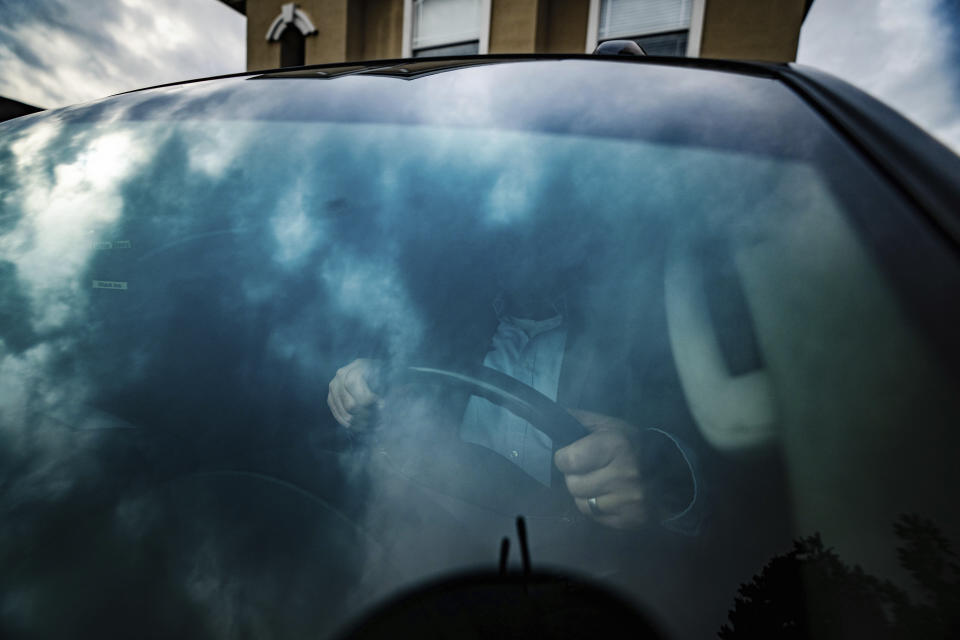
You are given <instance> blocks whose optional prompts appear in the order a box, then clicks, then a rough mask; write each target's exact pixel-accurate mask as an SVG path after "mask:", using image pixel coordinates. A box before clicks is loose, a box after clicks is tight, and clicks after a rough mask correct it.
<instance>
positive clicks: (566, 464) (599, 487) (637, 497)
mask: <svg viewBox="0 0 960 640" xmlns="http://www.w3.org/2000/svg"><path fill="white" fill-rule="evenodd" d="M570 413H571V414H573V416H574V417H575V418H576V419H577V420H579V421H580V422H581V423H583V426H585V427H586V428H587V429H588V430H590V432H591V433H590V435H588V436H586V437H584V438H581V439H580V440H577V441H576V442H574V443H573V444H571V445H569V446H567V447H564V448H562V449H559V450H558V451H557V452H556V453H555V454H554V456H553V459H554V463H555V464H556V465H557V468H558V469H559V470H560V471H561V472H562V473H563V474H564V476H565V479H566V482H567V489H568V490H569V491H570V493H571V494H572V495H573V498H574V501H575V502H576V504H577V508H578V509H580V512H581V513H583V514H584V515H587V516H590V517H591V518H593V519H594V520H596V521H597V522H599V523H600V524H603V525H606V526H608V527H614V528H616V529H636V528H638V527H640V526H642V525H643V524H645V523H646V522H647V521H648V520H649V518H650V509H649V505H648V502H647V500H646V496H645V495H644V493H645V492H644V487H643V485H642V483H641V478H640V455H639V451H637V450H636V448H635V446H636V445H635V444H634V443H635V442H636V440H637V439H636V438H635V437H634V438H632V439H631V436H633V435H634V434H635V432H636V431H637V428H636V427H634V426H633V425H631V424H628V423H626V422H624V421H623V420H618V419H617V418H612V417H610V416H605V415H602V414H599V413H591V412H589V411H579V410H573V409H571V410H570ZM590 498H595V502H594V507H593V508H591V506H590V504H589V503H588V500H589V499H590Z"/></svg>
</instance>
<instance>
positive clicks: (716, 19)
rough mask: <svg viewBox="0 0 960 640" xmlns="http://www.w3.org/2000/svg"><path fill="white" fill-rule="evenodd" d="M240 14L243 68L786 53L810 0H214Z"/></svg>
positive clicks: (779, 57) (785, 56) (780, 57)
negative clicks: (620, 52)
mask: <svg viewBox="0 0 960 640" xmlns="http://www.w3.org/2000/svg"><path fill="white" fill-rule="evenodd" d="M221 1H222V2H224V3H225V4H227V5H229V6H231V7H233V8H234V9H236V10H237V11H239V12H241V13H243V14H244V15H246V16H247V69H248V70H251V71H252V70H257V69H271V68H276V67H281V66H297V65H302V64H322V63H327V62H344V61H356V60H377V59H387V58H400V57H410V56H431V55H462V54H477V53H481V54H484V53H584V52H587V53H589V52H591V51H593V49H594V48H595V47H596V45H597V43H599V42H603V41H604V40H612V39H627V38H629V39H632V40H635V41H637V42H638V43H639V44H640V45H641V46H642V47H643V48H644V49H645V50H646V51H647V53H649V54H651V55H669V56H692V57H705V58H736V59H746V60H768V61H777V62H787V61H792V60H794V59H795V58H796V53H797V43H798V40H799V37H800V26H801V25H802V23H803V19H804V18H805V17H806V14H807V11H808V10H809V9H810V5H811V4H812V3H813V0H298V1H297V2H288V1H287V0H221Z"/></svg>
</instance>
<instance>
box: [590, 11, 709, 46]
mask: <svg viewBox="0 0 960 640" xmlns="http://www.w3.org/2000/svg"><path fill="white" fill-rule="evenodd" d="M693 1H694V0H591V16H592V17H594V20H595V24H596V42H597V43H600V42H604V41H606V40H633V41H634V42H636V43H637V44H639V45H640V46H641V47H643V49H644V51H646V52H647V54H649V55H652V56H684V55H686V52H687V40H688V35H689V32H690V19H691V14H692V9H693ZM591 28H592V25H591Z"/></svg>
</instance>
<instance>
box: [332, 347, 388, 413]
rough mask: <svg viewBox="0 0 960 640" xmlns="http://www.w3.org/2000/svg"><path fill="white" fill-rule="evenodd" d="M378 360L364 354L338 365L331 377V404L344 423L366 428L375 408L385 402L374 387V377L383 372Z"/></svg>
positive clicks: (333, 411)
mask: <svg viewBox="0 0 960 640" xmlns="http://www.w3.org/2000/svg"><path fill="white" fill-rule="evenodd" d="M379 370H380V363H379V361H377V360H367V359H365V358H361V359H359V360H354V361H353V362H351V363H350V364H348V365H346V366H345V367H342V368H340V369H337V375H336V376H334V378H333V380H331V381H330V387H329V389H330V391H329V393H328V394H327V405H328V406H329V407H330V413H332V414H333V417H334V418H336V419H337V422H339V423H340V424H341V425H342V426H344V427H347V428H348V429H356V430H358V431H362V430H364V429H366V428H367V427H368V426H370V423H371V421H372V418H373V415H374V412H375V410H376V409H377V408H378V407H380V406H381V405H382V404H383V400H381V399H380V396H378V395H377V394H375V393H374V392H373V391H372V390H371V389H370V381H371V380H373V379H374V377H375V376H377V375H378V374H379Z"/></svg>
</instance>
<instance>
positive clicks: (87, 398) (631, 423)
mask: <svg viewBox="0 0 960 640" xmlns="http://www.w3.org/2000/svg"><path fill="white" fill-rule="evenodd" d="M458 73H462V74H470V73H474V74H476V73H487V74H489V73H491V69H489V68H488V69H474V70H469V71H462V72H458ZM658 73H663V72H662V71H658ZM682 73H689V72H687V71H683V72H682ZM696 73H701V74H705V75H713V76H722V75H723V74H709V73H706V72H696ZM441 75H442V74H441ZM454 75H455V74H454ZM464 77H470V76H464ZM286 82H287V83H290V86H291V87H293V86H295V87H296V88H295V89H294V88H291V91H300V92H303V91H308V90H309V91H316V86H317V85H316V84H312V85H310V81H301V82H303V83H304V84H307V85H310V87H309V88H308V89H304V88H303V87H304V84H297V81H286ZM379 82H397V80H394V79H387V80H382V79H381V80H379ZM445 82H449V80H445ZM729 82H733V83H736V82H743V83H744V86H748V85H749V83H751V82H753V83H764V84H765V85H769V88H768V89H764V90H765V91H770V92H771V95H773V93H772V92H775V91H782V92H784V93H783V94H776V96H777V98H776V99H778V100H784V101H786V100H793V98H792V97H791V96H789V94H787V93H786V89H780V88H779V87H776V86H775V85H773V83H772V81H769V80H762V79H747V78H737V77H734V76H730V80H729ZM270 83H274V85H275V86H279V85H276V81H270V82H269V83H268V82H259V83H255V82H249V81H248V84H246V85H245V87H250V86H252V85H254V84H256V85H257V86H258V89H257V91H264V90H265V89H263V87H265V86H266V85H268V84H270ZM284 86H287V85H284ZM408 86H413V85H408ZM750 86H752V85H750ZM247 90H248V89H246V88H244V89H243V91H247ZM405 90H406V89H405ZM238 91H239V90H238ZM251 91H252V89H251ZM240 93H242V91H241V92H240ZM236 95H240V94H239V93H238V94H234V96H233V97H234V98H236ZM251 95H252V94H251ZM304 95H305V94H304ZM134 99H136V100H149V99H153V98H150V97H148V98H140V97H134V98H130V100H134ZM228 99H230V97H229V96H228ZM327 99H328V100H330V99H329V98H327ZM204 100H205V102H204V104H208V103H209V102H210V100H208V99H207V98H204ZM698 100H699V98H698ZM139 104H141V105H143V104H147V103H146V102H143V103H139ZM164 104H165V105H166V106H169V105H168V104H167V103H164ZM263 104H266V103H263ZM291 104H292V106H291V107H290V109H291V112H296V110H297V109H305V108H306V107H303V104H302V102H298V101H296V100H291ZM684 104H687V103H684ZM108 106H109V105H108ZM694 106H696V107H697V108H700V107H701V106H702V104H700V102H696V104H695V105H694ZM687 107H689V108H688V109H686V110H684V109H681V110H680V111H681V112H682V113H681V115H674V116H672V118H673V122H672V123H671V124H670V126H669V127H665V126H660V127H656V126H654V125H653V124H650V123H649V122H647V123H644V124H638V125H636V126H631V125H629V123H628V124H624V123H623V122H621V121H620V120H618V119H617V118H615V117H613V116H609V120H610V121H611V122H612V121H615V125H616V127H614V125H611V124H609V122H607V121H606V120H592V121H590V122H587V123H584V122H583V121H578V122H577V124H576V126H573V125H569V126H567V125H566V124H563V123H559V122H557V121H550V117H549V116H548V115H543V116H541V117H539V119H538V118H534V117H533V116H524V117H525V118H526V119H527V120H528V121H530V122H534V121H535V122H536V123H538V126H536V127H534V126H529V127H527V126H519V125H517V121H510V124H509V126H508V125H507V124H503V123H499V124H497V125H496V126H494V125H492V124H484V123H482V122H481V125H477V126H463V125H462V123H449V122H444V121H442V120H443V117H439V116H438V117H437V118H435V119H434V120H441V121H440V122H437V121H433V122H396V121H392V120H395V119H396V118H379V117H376V118H374V117H372V116H371V117H367V116H369V112H367V111H363V110H362V109H361V110H359V111H358V114H359V115H358V118H357V121H354V122H345V121H340V119H339V117H336V118H335V117H327V118H320V119H318V120H313V121H307V120H306V119H305V118H304V117H302V113H299V112H297V113H298V115H297V116H296V117H295V118H290V119H283V118H279V117H277V116H276V114H272V115H270V117H269V118H265V119H261V118H259V117H255V116H254V115H250V114H248V115H246V116H244V117H230V118H224V119H217V118H214V117H212V116H211V115H210V114H209V113H206V112H205V113H199V111H198V110H197V109H198V108H194V107H191V108H190V109H181V110H180V111H177V110H176V109H174V110H172V111H166V112H164V113H163V114H160V113H159V112H158V113H150V109H148V108H146V107H143V108H142V109H141V110H140V111H137V109H136V108H131V109H130V110H129V111H128V112H124V115H123V116H122V117H116V114H113V116H114V117H106V116H105V115H104V116H103V118H100V116H97V117H96V118H94V117H91V116H90V114H91V113H93V112H94V111H95V110H96V109H98V108H100V107H97V106H93V107H90V108H89V109H88V110H87V111H83V110H80V111H78V112H76V113H75V114H71V113H69V112H68V113H66V114H62V115H60V116H59V117H50V118H47V119H43V118H36V119H33V120H32V121H28V122H26V123H24V122H20V123H14V125H13V126H10V127H9V128H8V129H7V131H6V132H5V133H6V135H4V137H3V140H2V147H0V163H2V165H0V166H2V171H0V188H2V194H3V200H2V207H3V209H2V215H0V257H2V260H0V296H2V297H0V338H2V342H0V358H2V359H0V509H2V513H3V516H2V525H0V564H2V566H3V567H4V568H5V569H4V571H3V572H2V575H0V591H2V593H3V594H4V599H3V609H2V618H0V622H2V624H3V627H4V628H6V629H10V630H12V631H13V632H15V635H16V634H22V635H28V634H38V635H47V636H53V635H57V636H67V637H70V636H72V635H92V634H94V633H96V634H124V633H128V632H132V631H130V630H131V629H134V630H135V629H141V628H142V626H143V625H144V624H146V622H145V621H149V624H150V625H151V627H152V628H156V629H160V630H161V631H162V634H163V635H173V634H180V633H189V634H194V633H196V630H197V629H203V630H204V633H208V634H210V635H214V636H218V637H219V636H223V637H234V636H237V635H244V634H251V633H252V634H254V635H257V636H265V637H272V636H284V635H290V634H294V633H295V634H303V633H304V632H307V631H309V632H312V633H321V634H329V633H332V632H334V631H335V630H337V629H339V628H341V626H342V625H343V624H345V623H347V622H348V621H350V620H352V619H354V617H355V616H357V615H358V614H359V613H360V612H362V611H364V610H365V609H366V608H367V607H369V606H371V604H373V603H376V602H379V601H382V600H383V599H384V598H386V597H389V596H391V595H393V594H395V593H397V592H398V590H400V589H402V588H405V587H409V586H411V585H415V584H418V583H419V582H420V581H422V580H424V579H428V578H435V577H437V576H441V575H446V574H449V573H450V572H453V571H458V570H464V569H467V568H478V567H479V568H483V569H489V570H491V571H493V570H495V569H496V566H497V560H498V553H499V550H500V540H501V538H503V537H504V536H508V537H510V536H513V535H514V530H515V529H514V527H515V525H514V518H515V517H516V516H517V515H523V516H524V518H525V521H526V527H527V531H528V537H529V545H530V546H529V551H530V556H531V561H532V563H533V566H534V568H537V569H546V568H554V569H557V570H563V571H567V572H572V573H574V574H577V575H585V576H588V577H590V578H591V579H594V580H597V581H599V582H600V583H602V584H605V585H608V586H609V587H611V588H613V589H615V590H616V591H617V592H618V593H621V594H623V595H625V597H627V598H628V599H629V600H630V601H631V602H633V603H635V604H636V605H637V606H638V607H640V608H641V609H642V610H643V611H644V612H645V613H647V614H648V615H649V616H650V617H651V618H652V619H653V620H655V622H656V624H657V625H658V626H659V627H660V628H662V629H663V630H664V632H665V634H666V635H667V636H668V637H704V636H706V635H711V634H716V633H717V632H718V631H719V630H720V629H721V626H722V625H724V624H726V625H727V627H726V628H725V631H724V633H726V634H728V635H727V636H725V637H741V636H739V635H734V634H736V632H737V630H738V629H739V630H740V631H741V632H742V631H743V630H744V629H749V628H751V624H753V623H755V622H756V623H757V624H760V623H759V622H757V621H767V622H769V621H770V620H774V622H773V623H772V624H775V625H779V624H781V623H782V622H783V620H781V619H780V618H777V617H776V616H777V615H782V616H785V617H786V618H790V617H791V616H792V618H791V619H796V620H800V621H802V622H803V623H804V624H808V625H811V628H812V629H814V630H816V629H817V627H816V625H817V624H824V625H826V624H833V623H831V622H829V621H830V620H835V619H836V618H837V616H839V617H840V618H842V619H843V621H844V622H843V624H846V625H857V624H866V622H864V621H865V620H868V619H869V620H873V621H874V622H873V623H871V624H887V625H888V626H896V625H898V624H900V625H907V624H908V622H909V620H913V619H915V616H914V618H911V615H912V613H911V612H915V611H928V609H923V607H925V606H929V607H935V606H936V605H935V604H931V603H936V602H939V601H940V600H937V598H940V596H941V594H940V593H938V592H937V588H938V587H937V586H936V584H934V583H935V582H936V581H935V580H934V581H933V582H931V581H930V580H927V582H924V580H925V577H924V576H925V574H924V573H923V570H922V567H923V566H926V565H925V564H924V563H925V562H928V561H929V562H948V560H949V559H950V558H951V557H952V556H950V552H949V550H948V542H947V541H949V540H956V539H957V537H956V534H957V531H958V526H960V523H958V521H957V516H956V510H955V508H954V506H953V504H952V499H951V494H952V493H953V491H952V489H953V488H954V487H956V486H957V483H956V480H957V478H956V475H957V466H956V464H955V463H954V462H953V461H952V457H953V455H952V454H953V452H955V451H956V448H957V445H958V442H957V436H956V432H955V426H956V424H957V419H958V417H960V404H958V402H957V396H956V369H955V366H954V365H953V362H954V361H953V360H951V357H952V356H953V355H954V354H955V352H954V351H951V350H950V349H951V345H953V344H955V343H954V342H951V340H953V338H952V337H951V335H950V333H951V332H950V331H946V330H945V329H944V327H945V326H949V325H950V324H951V323H950V320H949V318H950V316H949V315H948V317H947V321H946V324H944V319H943V318H942V317H937V318H932V317H931V314H930V313H929V311H930V309H933V308H935V305H937V304H938V296H943V295H944V294H943V293H942V292H943V291H947V290H949V289H948V288H947V285H949V284H950V283H956V282H957V278H958V273H957V265H956V261H955V258H954V257H953V256H952V255H951V254H950V253H948V249H947V248H946V246H945V245H943V244H941V240H940V238H939V236H936V235H935V234H934V233H933V232H932V231H930V230H929V229H928V227H927V226H926V223H925V222H924V221H923V220H922V219H921V218H919V217H918V216H916V214H915V213H914V212H912V211H911V210H909V209H908V208H907V206H906V205H904V204H902V203H901V201H900V199H899V196H898V195H897V194H896V193H895V192H893V191H892V190H890V189H889V188H888V187H887V186H886V185H885V184H884V183H883V182H882V181H881V180H880V179H879V178H878V177H877V176H876V175H875V174H874V173H872V171H871V170H869V169H868V168H867V167H866V166H865V165H863V164H862V163H861V162H860V161H859V160H858V159H857V158H856V157H855V156H854V155H853V154H852V152H850V151H848V150H847V149H846V148H845V147H844V146H843V143H842V141H841V140H839V139H838V138H836V137H835V136H834V135H833V134H832V133H830V132H829V131H828V130H827V129H826V128H825V126H824V125H823V124H822V123H821V122H819V121H818V120H817V119H816V117H815V116H814V115H813V114H812V113H811V112H807V111H806V110H803V109H802V108H801V107H799V106H797V107H794V109H795V111H791V112H790V116H791V117H792V118H794V120H793V127H794V130H793V131H791V132H782V133H781V132H780V131H779V129H776V128H774V129H771V128H765V127H764V126H763V123H757V122H756V121H754V125H755V130H754V131H753V133H751V134H749V135H744V136H742V137H738V135H739V134H738V135H733V136H731V135H725V134H722V133H717V132H716V130H717V129H719V130H723V126H722V125H723V124H724V121H722V120H720V121H715V122H711V123H709V126H707V125H705V124H703V123H699V124H691V125H690V129H689V130H685V129H681V128H678V126H679V125H678V124H677V122H680V121H681V120H682V119H683V117H687V118H693V116H694V114H695V113H696V109H693V107H690V105H689V104H688V105H687ZM246 108H248V109H249V110H250V111H251V112H252V111H254V107H246ZM267 108H268V107H266V106H264V109H267ZM274 108H275V106H274V103H270V106H269V109H274ZM337 108H343V106H342V105H340V106H338V107H337ZM640 108H642V109H651V110H653V111H651V113H654V112H655V111H656V110H657V109H660V108H661V107H660V106H656V105H653V104H652V103H650V104H649V105H647V106H641V107H640ZM718 109H720V110H722V109H723V107H722V105H721V106H719V107H718ZM108 111H109V110H108V109H107V110H105V111H104V113H107V112H108ZM398 111H400V112H403V108H398ZM544 113H547V114H549V113H550V111H549V110H545V111H544ZM145 114H146V115H145ZM171 114H185V115H171ZM364 114H366V115H364ZM654 115H655V114H654ZM700 116H701V117H706V116H705V115H704V114H703V113H701V114H700ZM444 117H446V116H444ZM725 117H726V116H725ZM400 119H401V120H402V119H403V118H400ZM481 120H482V118H481ZM519 121H524V119H523V118H522V117H521V118H519ZM732 122H733V124H731V125H730V127H729V128H728V129H727V131H728V133H729V132H734V133H736V132H737V131H746V130H749V129H750V126H749V124H750V123H744V122H743V121H742V120H741V119H739V118H734V119H733V121H732ZM545 123H546V124H545ZM500 125H502V126H500ZM591 131H593V133H591ZM704 131H710V132H711V133H710V134H709V135H706V134H704V133H703V132H704ZM624 132H632V133H629V134H628V133H624ZM738 141H739V142H738ZM953 319H954V320H955V319H956V318H955V317H954V318H953ZM571 418H572V419H571ZM941 542H942V543H943V544H940V543H941ZM898 549H900V551H899V552H898ZM944 549H947V551H944ZM904 550H906V551H904ZM911 554H912V555H911ZM775 557H779V558H780V563H779V564H777V563H774V564H770V565H768V563H769V562H770V561H771V560H772V559H773V558H775ZM507 562H508V566H510V567H515V566H519V563H520V559H519V554H518V552H517V551H514V552H513V553H512V554H511V555H510V556H509V558H508V560H507ZM911 563H912V564H911ZM855 565H859V566H860V567H862V569H863V572H865V574H864V573H859V574H858V573H856V571H854V569H853V567H854V566H855ZM765 566H766V569H765ZM938 566H939V565H938ZM944 566H946V565H944ZM784 567H786V568H784ZM918 567H920V568H918ZM952 570H953V571H956V569H955V568H954V569H952ZM944 571H947V569H944ZM938 575H939V574H938ZM953 579H954V580H955V579H956V575H954V576H953ZM885 580H890V581H892V582H891V583H890V585H892V586H887V587H884V586H883V584H886V583H882V581H885ZM944 580H947V578H944ZM751 581H752V582H751ZM871 581H872V582H871ZM751 584H752V585H753V586H752V587H749V585H751ZM937 584H939V583H937ZM945 584H946V583H945ZM953 584H954V587H953V588H955V585H956V582H954V583H953ZM742 585H747V586H742ZM851 585H853V586H851ZM931 585H932V586H931ZM750 588H752V589H753V591H750V590H749V589H750ZM943 588H944V589H946V588H947V587H943ZM744 589H747V591H744ZM764 589H767V590H769V592H767V591H764ZM738 590H739V591H738ZM836 594H846V595H844V596H843V597H840V596H838V595H836ZM851 594H852V595H851ZM737 598H739V599H737ZM843 598H849V599H850V600H849V601H847V600H844V599H843ZM771 601H772V602H775V603H777V604H778V606H780V605H782V607H783V610H784V611H785V613H784V612H783V611H781V610H780V609H778V611H780V613H778V614H776V615H774V614H771V613H770V612H769V611H767V610H766V609H764V605H763V603H765V602H771ZM853 601H855V602H856V603H858V604H857V606H852V605H850V602H853ZM120 603H123V604H120ZM893 604H897V606H899V607H901V608H900V609H898V610H896V611H895V612H894V613H890V611H891V610H892V609H891V607H892V605H893ZM944 606H949V605H944ZM858 607H859V608H858ZM910 607H913V609H910ZM824 611H828V612H832V613H830V615H827V614H824V613H823V612H824ZM728 612H730V615H729V617H728ZM811 612H812V613H811ZM878 612H879V613H878ZM831 616H833V617H831ZM897 616H900V617H899V618H898V617H897ZM824 620H827V622H824ZM877 620H880V621H881V622H876V621H877ZM883 621H886V622H883ZM845 628H850V629H860V627H856V626H849V627H845ZM891 628H892V627H891ZM905 628H909V627H905ZM856 633H859V631H857V632H856ZM856 633H853V632H851V635H856Z"/></svg>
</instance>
